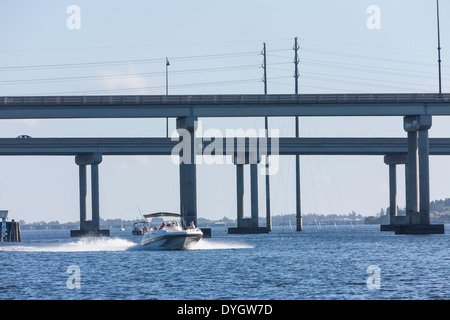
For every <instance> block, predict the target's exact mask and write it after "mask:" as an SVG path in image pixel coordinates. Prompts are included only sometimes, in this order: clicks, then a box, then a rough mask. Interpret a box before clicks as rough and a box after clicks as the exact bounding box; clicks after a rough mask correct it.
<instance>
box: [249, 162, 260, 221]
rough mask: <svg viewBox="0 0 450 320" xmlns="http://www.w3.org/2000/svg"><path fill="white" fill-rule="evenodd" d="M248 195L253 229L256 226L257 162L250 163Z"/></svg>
mask: <svg viewBox="0 0 450 320" xmlns="http://www.w3.org/2000/svg"><path fill="white" fill-rule="evenodd" d="M250 193H251V194H250V196H251V204H252V206H251V210H252V218H251V219H252V223H251V226H252V228H253V229H257V228H258V216H259V214H258V164H256V163H252V164H250Z"/></svg>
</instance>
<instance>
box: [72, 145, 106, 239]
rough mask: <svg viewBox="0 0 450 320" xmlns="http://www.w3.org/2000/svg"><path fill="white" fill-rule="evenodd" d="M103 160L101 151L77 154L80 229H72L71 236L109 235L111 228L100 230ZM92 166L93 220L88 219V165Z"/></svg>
mask: <svg viewBox="0 0 450 320" xmlns="http://www.w3.org/2000/svg"><path fill="white" fill-rule="evenodd" d="M101 162H102V154H101V153H90V154H80V155H77V156H75V163H76V164H77V165H78V168H79V181H80V230H70V236H71V237H86V236H87V237H97V236H109V230H107V229H106V230H100V202H99V179H98V165H99V164H100V163H101ZM87 165H90V166H91V203H92V220H87V208H86V197H87V177H86V166H87Z"/></svg>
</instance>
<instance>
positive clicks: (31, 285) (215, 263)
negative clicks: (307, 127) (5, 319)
mask: <svg viewBox="0 0 450 320" xmlns="http://www.w3.org/2000/svg"><path fill="white" fill-rule="evenodd" d="M140 238H141V237H140V236H133V235H131V231H130V230H126V231H120V230H111V237H109V238H90V239H86V238H84V239H80V238H70V236H69V231H68V230H58V231H49V230H47V231H24V230H22V242H21V243H14V244H13V243H0V269H1V274H0V300H4V299H51V300H55V299H64V300H69V299H102V300H103V299H107V300H111V299H132V300H135V299H139V300H140V299H163V300H178V299H212V300H216V299H230V300H231V299H245V300H246V299H259V300H268V299H275V300H281V299H283V300H291V299H295V300H302V299H320V300H322V299H352V300H354V299H449V298H450V281H449V278H450V277H449V275H448V272H449V271H448V270H450V250H449V244H450V225H446V234H445V235H425V236H412V235H394V234H393V233H392V232H380V231H379V226H366V225H365V226H363V228H361V227H360V226H357V227H356V226H355V229H354V230H353V229H352V227H351V226H339V225H338V226H337V230H335V228H334V226H328V227H325V226H322V231H318V230H317V228H316V227H315V226H305V227H304V231H303V232H295V231H294V232H291V231H290V229H289V228H285V229H284V230H283V229H282V228H275V229H274V231H273V232H272V233H270V234H258V235H228V234H227V233H226V231H225V229H224V228H218V229H213V237H212V238H211V239H203V240H201V241H200V242H199V243H198V244H197V245H196V246H195V247H194V248H193V250H189V251H175V252H172V251H171V252H168V251H144V250H141V249H140V247H139V245H138V242H139V240H140ZM73 265H74V266H77V267H79V270H80V278H79V279H80V289H69V288H68V285H67V280H68V278H69V277H70V276H71V275H72V274H71V273H67V269H68V267H69V266H73ZM371 265H375V266H377V267H378V268H379V270H380V273H379V276H380V277H379V279H380V282H379V289H372V290H371V289H369V287H368V285H367V279H368V278H369V277H370V276H371V275H372V276H373V274H371V273H367V268H368V267H369V266H371ZM369 282H370V283H372V284H373V283H375V282H373V281H369ZM70 283H72V282H71V281H70Z"/></svg>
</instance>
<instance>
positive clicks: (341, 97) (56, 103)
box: [0, 93, 450, 119]
mask: <svg viewBox="0 0 450 320" xmlns="http://www.w3.org/2000/svg"><path fill="white" fill-rule="evenodd" d="M420 114H430V115H450V94H434V93H403V94H300V95H291V94H282V95H278V94H268V95H251V94H250V95H248V94H245V95H179V96H174V95H169V96H166V95H110V96H95V95H90V96H20V97H19V96H17V97H0V119H25V118H138V117H183V116H197V117H262V116H269V117H274V116H404V115H420Z"/></svg>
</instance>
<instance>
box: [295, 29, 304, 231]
mask: <svg viewBox="0 0 450 320" xmlns="http://www.w3.org/2000/svg"><path fill="white" fill-rule="evenodd" d="M299 48H300V46H299V45H298V43H297V37H296V38H295V44H294V53H295V58H294V65H295V74H294V78H295V94H298V76H299V74H298V63H299V62H300V60H299V58H298V49H299ZM299 131H300V125H299V117H298V116H297V117H295V137H296V138H299V137H300V133H299ZM300 191H301V189H300V155H296V156H295V204H296V214H295V216H296V225H297V231H302V230H303V222H302V202H301V192H300Z"/></svg>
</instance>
